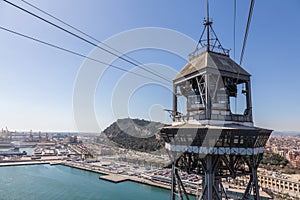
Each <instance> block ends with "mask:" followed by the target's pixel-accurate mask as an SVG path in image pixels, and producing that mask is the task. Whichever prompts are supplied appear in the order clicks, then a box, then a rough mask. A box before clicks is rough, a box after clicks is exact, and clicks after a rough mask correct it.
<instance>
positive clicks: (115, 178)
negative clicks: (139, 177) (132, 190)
mask: <svg viewBox="0 0 300 200" xmlns="http://www.w3.org/2000/svg"><path fill="white" fill-rule="evenodd" d="M99 179H103V180H105V181H110V182H113V183H121V182H124V181H128V178H126V177H124V176H121V175H118V174H110V175H103V176H99Z"/></svg>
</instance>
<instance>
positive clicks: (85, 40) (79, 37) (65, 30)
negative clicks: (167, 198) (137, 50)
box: [3, 0, 172, 83]
mask: <svg viewBox="0 0 300 200" xmlns="http://www.w3.org/2000/svg"><path fill="white" fill-rule="evenodd" d="M3 1H4V2H5V3H8V4H10V5H11V6H13V7H15V8H17V9H19V10H21V11H23V12H26V13H28V14H30V15H32V16H33V17H35V18H38V19H40V20H42V21H44V22H46V23H48V24H50V25H52V26H54V27H56V28H58V29H60V30H62V31H64V32H66V33H68V34H70V35H72V36H74V37H76V38H78V39H80V40H82V41H84V42H86V43H88V44H90V45H93V46H95V47H96V48H99V49H101V50H103V51H105V52H107V53H109V54H111V55H113V56H115V57H117V58H120V59H122V60H124V61H126V62H128V63H130V64H132V65H134V66H136V67H138V68H141V69H143V70H144V71H147V72H149V73H151V74H153V75H155V76H157V77H159V78H161V79H163V80H165V81H167V82H170V83H171V82H172V81H170V80H168V79H166V78H165V77H163V76H161V75H159V74H157V73H154V72H152V71H151V70H149V69H147V68H144V67H142V66H140V65H138V64H136V63H134V62H132V61H130V60H128V59H126V58H123V57H120V56H119V55H117V54H116V53H114V52H111V51H110V50H107V49H105V48H104V47H101V46H99V45H97V44H95V43H94V42H91V41H89V40H87V39H85V38H83V37H81V36H79V35H78V34H76V33H73V32H71V31H69V30H67V29H65V28H63V27H61V26H59V25H57V24H55V23H53V22H51V21H49V20H47V19H44V18H43V17H41V16H39V15H37V14H34V13H33V12H30V11H28V10H26V9H25V8H22V7H20V6H18V5H16V4H14V3H12V2H10V1H8V0H3Z"/></svg>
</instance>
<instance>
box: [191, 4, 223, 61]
mask: <svg viewBox="0 0 300 200" xmlns="http://www.w3.org/2000/svg"><path fill="white" fill-rule="evenodd" d="M212 24H213V22H212V21H211V20H210V18H209V0H206V18H205V19H204V22H203V25H204V29H203V31H202V34H201V36H200V39H199V41H198V45H197V47H196V49H195V51H194V52H192V53H191V54H190V55H189V57H190V59H193V58H194V57H197V56H198V55H200V54H201V53H202V52H203V51H206V52H215V53H220V54H223V55H226V56H229V50H228V49H225V48H223V46H222V45H221V42H220V41H219V39H218V37H217V35H216V33H215V31H214V29H213V28H212ZM205 34H206V37H205Z"/></svg>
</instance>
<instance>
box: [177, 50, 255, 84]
mask: <svg viewBox="0 0 300 200" xmlns="http://www.w3.org/2000/svg"><path fill="white" fill-rule="evenodd" d="M208 69H211V70H218V71H219V72H220V73H227V74H229V75H231V76H236V77H237V76H239V77H241V76H246V77H250V76H251V75H250V74H249V73H248V72H247V71H246V70H245V69H243V68H242V67H241V66H240V65H239V64H237V63H236V62H235V61H233V60H232V59H231V58H230V57H229V56H226V55H223V54H220V53H214V52H211V51H205V52H203V53H201V54H200V55H198V56H196V57H194V58H193V59H191V60H190V61H189V62H188V63H187V64H186V65H185V66H184V67H183V69H182V70H181V71H180V72H179V73H178V74H177V75H176V77H175V78H174V79H173V80H174V81H178V80H180V79H185V78H188V77H189V76H193V75H196V74H199V73H201V72H204V71H206V70H208Z"/></svg>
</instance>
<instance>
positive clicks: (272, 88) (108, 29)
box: [0, 0, 300, 131]
mask: <svg viewBox="0 0 300 200" xmlns="http://www.w3.org/2000/svg"><path fill="white" fill-rule="evenodd" d="M11 1H12V2H14V3H16V4H18V5H21V6H22V7H25V8H27V9H29V10H31V11H34V12H36V13H38V12H37V11H35V10H33V9H32V8H30V7H29V6H27V5H26V4H24V3H23V2H22V1H20V0H11ZM28 2H30V3H32V4H34V5H36V6H38V7H40V8H41V9H44V10H45V11H47V12H50V13H51V14H53V15H54V16H56V17H58V18H60V19H62V20H64V21H66V22H68V23H70V24H72V25H73V26H75V27H77V28H79V29H81V30H83V31H84V32H86V33H88V34H90V35H92V36H94V37H96V38H97V39H98V40H101V41H104V40H107V39H108V38H112V37H113V36H115V35H117V34H120V33H122V32H124V31H128V30H131V29H135V28H143V27H161V28H167V29H172V30H175V31H178V32H180V33H182V34H185V35H187V36H189V37H191V38H192V39H194V40H198V39H199V36H200V34H201V31H202V29H203V26H202V21H203V18H204V17H205V1H204V0H189V1H179V0H151V1H146V0H81V1H79V0H76V1H73V0H43V1H40V0H28ZM249 3H250V1H248V0H240V1H237V23H236V60H238V59H239V55H240V51H241V46H242V39H243V34H244V31H245V25H246V20H247V14H248V7H249ZM299 10H300V1H299V0H288V1H282V0H258V1H256V4H255V8H254V14H253V19H252V23H251V28H250V33H249V38H248V43H247V47H246V52H245V57H244V62H243V67H244V68H245V69H246V70H247V71H248V72H250V73H251V74H252V92H253V96H252V98H253V106H254V117H255V118H254V119H255V124H256V125H257V126H262V127H266V128H272V129H274V130H279V131H282V130H283V131H300V92H299V91H300V90H299V87H300V78H299V74H300V64H299V63H300V47H299V45H300V38H299V35H300V12H299ZM39 14H40V15H42V14H41V13H39ZM210 14H211V17H212V18H213V21H214V25H213V27H214V29H215V31H216V33H217V35H218V37H219V39H220V40H221V42H222V44H223V46H224V47H226V48H228V49H234V47H233V0H226V1H224V0H211V2H210ZM42 16H45V15H42ZM45 18H48V17H47V16H45ZM48 19H49V18H48ZM51 20H52V19H51ZM0 26H4V27H6V28H9V29H12V30H15V31H18V32H21V33H24V34H28V35H31V36H34V37H37V38H39V39H42V40H45V41H47V42H51V43H53V44H57V45H59V46H62V47H65V48H68V49H71V50H73V51H76V52H80V53H82V54H84V55H88V54H89V53H90V52H91V51H92V50H93V49H94V47H93V46H91V45H89V44H86V43H84V42H82V41H80V40H79V39H76V38H74V37H72V36H70V35H68V34H66V33H64V32H62V31H60V30H58V29H55V28H54V27H51V26H50V25H48V24H46V23H44V22H41V21H39V20H38V19H35V18H33V17H31V16H29V15H28V14H25V13H23V12H21V11H19V10H17V9H16V8H13V7H12V6H9V5H8V4H6V3H4V2H3V1H0ZM149 40H151V35H149ZM122 42H130V41H120V43H122ZM170 42H174V43H176V40H175V41H170ZM121 45H122V44H121ZM114 48H118V45H116V46H115V47H114ZM129 55H130V56H131V57H134V58H135V59H136V60H138V61H140V62H141V63H145V64H149V63H158V64H160V65H155V66H152V67H151V66H149V68H151V69H155V70H156V71H160V69H161V68H160V67H161V65H162V66H168V67H169V68H170V69H171V70H174V72H176V71H179V70H180V69H181V68H182V67H183V65H184V64H185V62H186V61H185V60H184V59H182V58H178V56H176V55H171V54H170V53H167V52H164V51H159V50H152V51H151V50H148V49H143V50H140V51H134V52H131V53H130V54H129ZM231 58H234V55H233V50H232V51H231ZM97 59H105V58H97ZM84 61H85V60H84V58H80V57H76V56H74V55H71V54H68V53H65V52H61V51H59V50H56V49H53V48H50V47H47V46H44V45H41V44H38V43H36V42H33V41H30V40H27V39H24V38H21V37H18V36H15V35H12V34H10V33H7V32H4V31H3V30H0V74H1V79H0V94H1V95H0V128H1V127H3V128H4V127H5V126H7V127H8V128H9V129H11V130H31V129H32V130H36V131H39V130H41V131H77V127H76V123H75V122H74V110H73V91H74V85H75V81H76V78H77V74H78V73H79V71H80V69H81V67H82V64H83V63H84ZM114 64H116V65H119V66H122V67H124V68H126V69H131V68H133V66H131V65H129V64H128V63H125V62H123V61H122V60H120V59H118V60H116V61H115V62H114ZM145 75H146V76H148V75H147V74H146V73H145ZM167 75H172V73H171V72H170V73H168V74H167ZM167 75H166V76H167ZM122 77H124V72H121V71H117V70H115V69H111V68H110V69H108V70H106V71H105V72H104V74H103V76H102V77H101V78H100V79H99V82H98V85H97V88H96V91H95V97H94V99H95V104H94V108H95V114H96V116H97V119H98V123H99V126H100V129H103V128H105V127H106V126H108V125H109V124H110V123H111V122H112V121H113V120H114V116H113V114H112V113H111V108H110V107H111V106H112V99H111V95H112V91H113V90H114V88H116V83H118V82H119V81H120V80H122ZM168 78H169V77H168ZM119 100H120V99H119ZM124 101H128V113H129V115H130V116H131V117H137V118H146V119H152V120H156V121H157V120H162V121H164V120H165V118H166V116H165V115H164V114H161V113H162V111H161V109H162V108H171V103H172V99H171V93H170V91H169V90H168V89H167V88H165V87H161V86H159V85H153V84H152V85H151V84H150V85H146V86H143V87H141V88H139V89H137V90H136V91H134V93H133V94H132V96H131V97H130V99H126V100H124ZM82 109H84V108H82ZM123 117H126V116H123ZM86 131H89V130H86Z"/></svg>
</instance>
